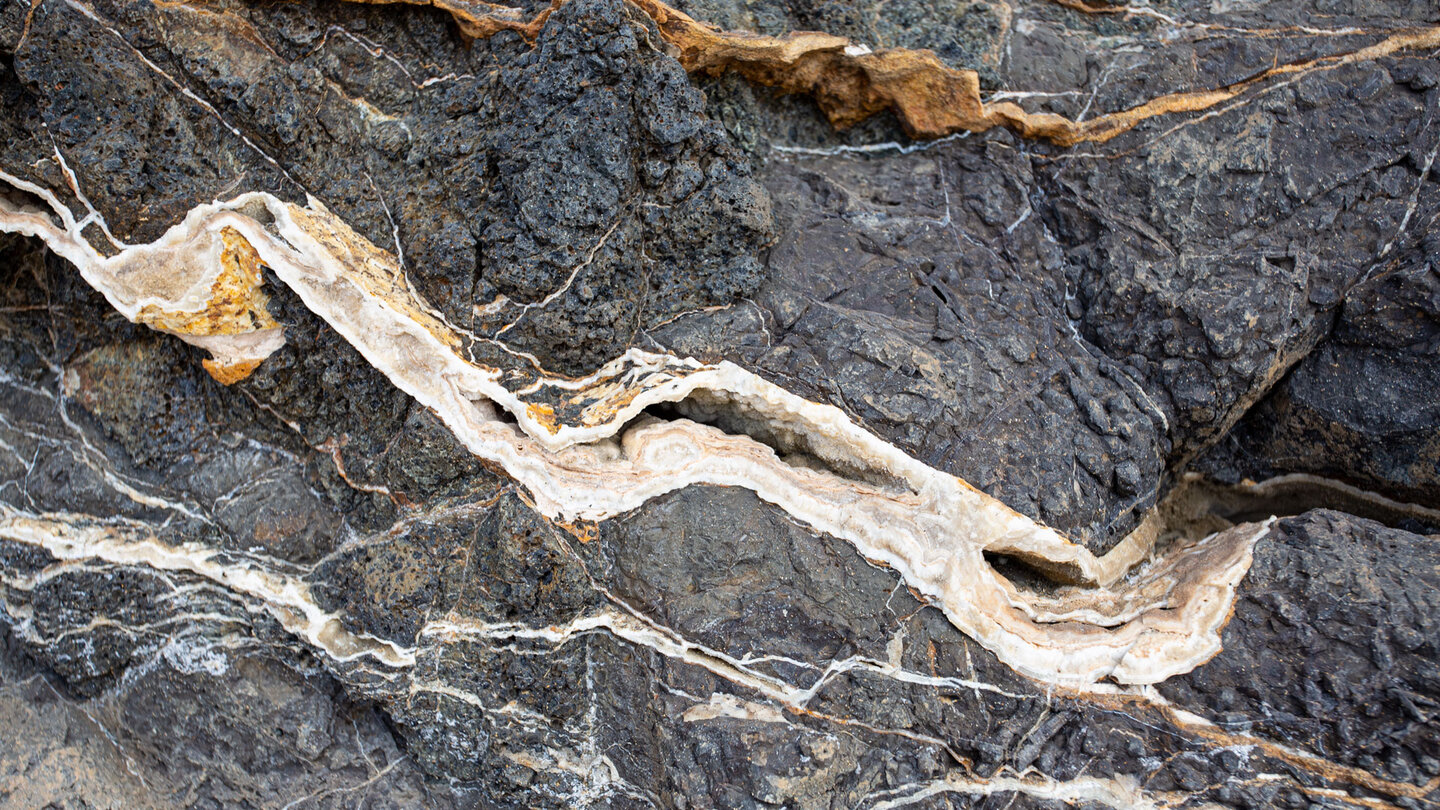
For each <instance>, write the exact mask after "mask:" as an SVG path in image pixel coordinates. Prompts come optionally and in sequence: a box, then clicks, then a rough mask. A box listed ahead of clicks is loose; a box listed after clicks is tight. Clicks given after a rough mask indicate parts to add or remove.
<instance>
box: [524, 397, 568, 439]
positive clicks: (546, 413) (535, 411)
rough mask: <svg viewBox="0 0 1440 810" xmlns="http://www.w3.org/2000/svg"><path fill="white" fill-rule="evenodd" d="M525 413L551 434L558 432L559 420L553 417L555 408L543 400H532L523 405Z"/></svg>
mask: <svg viewBox="0 0 1440 810" xmlns="http://www.w3.org/2000/svg"><path fill="white" fill-rule="evenodd" d="M525 413H526V414H527V415H528V416H529V417H530V418H531V419H534V420H535V421H536V422H537V423H538V424H540V425H541V426H542V427H544V428H545V429H546V430H548V431H550V432H551V433H552V434H555V433H559V432H560V420H559V419H556V418H555V409H554V408H552V407H550V406H549V405H546V404H545V403H543V402H532V403H530V404H529V405H526V406H525Z"/></svg>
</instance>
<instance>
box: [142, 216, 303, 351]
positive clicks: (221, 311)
mask: <svg viewBox="0 0 1440 810" xmlns="http://www.w3.org/2000/svg"><path fill="white" fill-rule="evenodd" d="M220 239H221V241H222V244H223V248H222V249H221V252H220V273H219V275H217V276H216V277H215V281H214V282H213V283H212V284H211V285H210V297H209V299H208V300H207V301H206V306H205V308H204V309H202V310H199V311H198V312H167V311H165V310H163V309H161V308H160V307H158V306H155V305H154V304H150V305H147V306H144V307H142V308H141V309H140V312H139V314H138V315H137V316H136V320H137V321H139V322H140V323H143V324H146V325H148V326H153V327H155V328H156V329H160V330H162V331H165V332H170V333H171V334H177V335H240V334H244V333H246V332H257V331H259V330H261V329H274V328H276V327H278V326H279V324H278V323H276V322H275V319H274V318H272V317H270V312H269V311H268V310H266V308H265V304H266V301H267V300H268V299H267V298H266V297H265V293H264V292H263V291H262V290H261V285H262V284H263V283H264V280H263V278H262V277H261V275H260V266H261V262H260V254H258V253H256V252H255V248H253V247H251V246H250V243H249V242H247V241H245V237H244V236H241V235H240V232H239V231H237V230H235V229H234V228H223V229H221V231H220Z"/></svg>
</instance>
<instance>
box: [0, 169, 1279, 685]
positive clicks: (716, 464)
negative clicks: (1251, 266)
mask: <svg viewBox="0 0 1440 810" xmlns="http://www.w3.org/2000/svg"><path fill="white" fill-rule="evenodd" d="M0 180H5V181H6V182H8V183H9V184H10V186H12V187H13V188H14V189H17V190H20V191H25V192H28V193H29V195H30V196H28V197H24V198H23V200H22V198H21V197H19V196H17V195H11V196H10V197H8V198H7V197H4V196H0V230H6V231H14V232H19V233H25V234H28V235H32V236H38V237H40V238H41V239H43V240H44V241H45V242H46V243H47V244H48V245H49V246H50V247H51V249H53V250H54V251H55V252H56V253H58V254H60V255H61V256H63V257H64V258H66V259H68V260H69V261H71V262H72V263H74V264H75V265H76V266H77V267H78V268H79V269H80V272H81V273H82V275H83V276H84V277H85V279H86V280H87V281H88V282H89V283H90V284H91V285H93V286H94V287H95V288H96V289H98V290H100V291H101V292H102V293H103V294H105V296H106V298H107V299H108V300H109V301H110V302H111V304H112V305H114V306H115V307H116V309H117V310H119V311H120V312H122V313H124V314H125V315H126V316H127V317H130V318H132V319H133V318H135V317H136V314H137V312H139V311H140V309H141V308H142V307H146V306H150V307H154V308H157V309H158V310H159V311H164V312H188V313H196V312H202V311H204V310H206V309H207V307H209V306H210V301H211V299H210V298H209V297H208V296H209V291H211V290H213V289H214V288H215V286H216V285H215V283H214V282H215V279H216V278H217V276H218V274H219V273H220V272H221V269H220V267H219V264H220V263H221V262H220V258H221V256H222V253H223V247H224V245H223V239H222V235H223V234H225V233H227V232H234V233H238V234H239V235H241V236H243V237H244V239H245V241H246V242H247V243H248V244H249V245H250V246H251V247H252V248H253V250H254V251H255V252H256V254H257V255H258V257H259V259H260V261H261V262H263V263H264V264H265V265H266V266H268V267H270V268H271V269H272V270H273V271H274V272H275V274H276V276H278V277H279V278H280V279H281V280H282V281H283V282H284V283H285V284H286V285H288V286H289V287H290V288H291V289H292V290H294V292H295V293H296V294H297V295H298V296H299V297H300V298H301V300H302V301H303V302H304V303H305V305H306V306H307V307H308V308H310V309H311V310H312V311H313V312H315V313H316V314H317V315H318V316H320V317H321V318H323V319H324V320H325V321H326V322H327V323H329V324H330V325H331V326H332V327H333V328H334V329H335V330H336V331H337V332H338V333H339V334H340V335H342V336H343V337H344V338H345V339H346V340H347V341H349V342H350V343H351V344H352V345H353V346H354V347H355V348H356V349H357V350H358V351H359V352H360V353H361V354H362V355H363V356H364V357H365V358H366V360H367V361H369V362H370V363H371V364H373V365H374V366H375V367H376V368H377V369H379V370H380V371H381V372H382V373H384V374H385V375H386V376H387V377H388V378H389V379H390V381H391V382H392V383H394V384H395V385H396V386H397V387H398V388H400V389H401V390H403V391H405V392H406V393H407V394H409V395H411V396H412V397H414V398H415V399H416V400H417V401H419V402H420V403H422V404H424V405H425V406H427V407H429V408H431V409H432V410H434V411H435V413H436V414H438V415H439V417H440V418H441V419H442V420H443V421H444V422H445V424H446V425H447V426H448V427H449V428H450V429H451V430H452V431H453V432H454V434H455V436H456V437H457V438H458V439H459V440H460V441H461V442H462V443H464V444H465V445H466V447H468V448H469V449H470V451H471V452H473V453H475V454H476V455H477V456H479V457H481V458H483V459H486V460H488V461H491V462H493V463H496V464H498V465H500V466H501V467H503V468H504V469H505V470H506V472H507V473H509V474H510V475H511V476H512V477H513V478H515V479H516V480H517V481H519V482H520V483H522V484H523V485H524V486H526V487H527V488H528V490H529V491H530V493H531V495H532V497H533V498H534V500H535V503H536V504H537V506H538V508H539V509H540V510H541V511H542V512H543V513H545V514H546V515H548V516H551V517H554V518H562V519H567V520H573V519H587V520H603V519H606V518H609V517H613V516H615V515H619V514H622V513H624V512H627V511H630V510H633V509H635V508H637V507H639V506H640V505H642V504H644V503H645V502H646V501H648V500H649V499H651V498H654V497H656V496H658V495H661V494H664V493H666V492H670V491H673V490H677V489H680V488H683V487H686V486H690V485H692V484H716V485H725V486H739V487H745V488H747V489H749V490H751V491H753V492H755V493H756V494H757V495H758V496H759V497H761V498H763V499H764V500H766V501H768V502H770V503H772V504H775V505H776V506H778V507H780V508H781V509H783V510H785V511H786V512H787V513H789V514H790V515H792V516H793V517H795V518H796V519H798V520H801V521H804V522H805V523H807V524H809V525H810V526H812V527H814V528H815V529H816V530H818V531H822V532H826V533H829V534H832V535H834V536H836V537H840V538H843V539H845V540H847V541H849V542H850V543H852V544H853V545H854V546H855V547H856V549H857V550H858V551H859V552H860V553H861V554H863V555H864V556H865V557H867V558H869V559H872V560H877V561H880V562H883V563H884V564H886V565H889V566H891V567H892V568H894V569H895V570H896V571H898V572H899V573H900V574H901V576H902V577H903V578H904V580H905V582H906V583H907V584H909V585H910V586H911V587H913V588H915V589H916V590H918V591H920V592H922V593H924V594H925V595H926V596H927V597H928V598H929V599H931V600H932V601H933V602H934V604H936V605H937V606H938V607H940V608H941V609H942V610H943V611H944V613H945V615H946V616H947V617H948V618H949V619H950V621H951V622H953V623H954V624H955V626H956V627H958V628H959V629H960V630H962V631H964V632H965V633H966V634H968V635H970V636H971V637H972V638H974V639H976V640H977V641H978V642H979V643H981V644H983V645H984V646H985V647H986V648H987V649H990V650H991V651H993V652H994V653H995V654H996V655H997V656H998V657H999V658H1000V659H1001V660H1003V661H1004V662H1005V663H1007V664H1008V665H1010V666H1012V667H1014V668H1015V669H1016V670H1018V671H1020V672H1022V673H1024V674H1026V675H1028V676H1030V677H1033V678H1037V679H1040V680H1044V681H1048V682H1052V683H1056V684H1066V685H1072V686H1083V685H1085V684H1089V683H1093V682H1095V681H1097V680H1100V679H1103V678H1111V679H1114V680H1116V681H1119V682H1122V683H1154V682H1157V681H1160V680H1163V679H1164V678H1166V677H1169V676H1170V675H1173V674H1176V673H1180V672H1185V671H1188V670H1190V669H1192V668H1194V667H1195V666H1197V665H1198V664H1200V663H1202V662H1204V661H1206V660H1208V659H1209V658H1210V657H1211V656H1213V655H1214V654H1215V653H1216V652H1217V651H1218V650H1219V649H1220V638H1219V631H1220V628H1221V627H1222V626H1223V625H1224V623H1225V621H1226V620H1227V618H1228V616H1229V612H1230V609H1231V605H1232V602H1233V599H1234V589H1235V586H1236V584H1237V583H1238V582H1239V580H1240V579H1241V578H1242V577H1243V576H1244V574H1245V572H1246V570H1247V569H1248V567H1249V564H1250V559H1251V549H1252V547H1253V545H1254V543H1255V541H1256V540H1258V539H1259V538H1260V537H1261V536H1263V535H1264V533H1265V532H1266V528H1265V527H1257V526H1254V525H1249V526H1244V527H1237V528H1236V529H1233V530H1230V531H1227V532H1224V533H1221V534H1218V535H1214V536H1211V537H1209V538H1206V539H1204V540H1201V541H1197V542H1189V543H1181V544H1178V545H1177V546H1176V547H1174V548H1172V549H1171V550H1169V551H1168V552H1167V553H1166V555H1165V556H1164V557H1163V558H1162V559H1157V560H1153V561H1149V562H1141V563H1140V564H1139V566H1138V567H1136V563H1137V562H1139V561H1141V560H1142V559H1143V558H1145V557H1146V556H1147V555H1148V554H1149V552H1150V542H1151V539H1153V531H1149V530H1148V529H1147V531H1145V532H1139V533H1137V537H1136V538H1130V539H1127V541H1125V542H1122V543H1121V544H1120V546H1118V547H1117V549H1116V551H1113V552H1111V553H1110V554H1107V555H1105V556H1103V557H1098V558H1097V557H1096V556H1095V555H1093V554H1091V553H1090V552H1089V551H1088V550H1087V549H1085V548H1084V547H1083V546H1081V545H1079V544H1077V543H1074V542H1072V541H1070V540H1069V539H1068V538H1066V537H1064V536H1062V535H1060V534H1059V533H1058V532H1056V531H1054V530H1052V529H1050V528H1048V527H1046V526H1043V525H1040V524H1038V523H1036V522H1035V521H1032V520H1030V519H1029V518H1026V517H1024V516H1022V515H1020V514H1018V513H1017V512H1015V511H1014V510H1012V509H1010V508H1008V507H1006V506H1005V505H1004V504H1002V503H1000V502H999V501H997V500H995V499H994V498H991V497H989V496H987V495H985V494H984V493H982V492H980V491H978V490H976V489H975V488H973V487H971V486H970V485H969V484H967V483H965V482H964V481H962V480H960V479H958V478H956V477H954V476H951V475H949V474H947V473H944V472H942V471H939V470H936V469H933V468H931V467H928V466H926V465H925V464H923V463H921V462H920V461H918V460H916V459H914V458H912V457H910V456H909V455H907V454H906V453H904V452H903V451H901V450H900V449H899V448H897V447H895V446H893V445H891V444H889V443H887V442H885V441H883V440H881V439H880V438H878V437H876V436H875V435H874V434H872V433H870V432H869V431H867V430H865V429H864V428H862V427H861V426H859V425H857V424H856V423H854V422H853V421H851V420H850V418H849V417H848V416H847V415H845V414H844V413H843V412H842V411H840V410H839V409H837V408H834V407H832V406H829V405H822V404H818V403H814V402H809V401H806V400H804V399H802V398H800V397H798V396H795V395H794V394H791V393H789V392H788V391H785V390H784V389H782V388H780V387H778V386H776V385H774V384H772V383H770V382H767V381H766V380H764V379H762V378H761V377H759V376H757V375H755V374H753V373H751V372H748V371H746V370H744V369H742V368H740V367H739V366H736V365H734V364H731V363H728V362H722V363H717V364H713V365H706V364H701V363H698V362H697V361H695V360H692V359H688V358H677V357H671V356H665V355H659V354H654V353H649V352H642V351H638V350H631V351H630V352H627V353H626V354H625V355H623V356H622V357H619V358H617V359H616V360H614V361H612V362H611V363H609V364H607V365H606V366H605V367H604V368H602V369H601V370H599V371H597V372H596V373H595V374H593V375H591V376H589V377H587V378H584V379H581V380H562V379H551V378H543V379H541V380H539V381H537V382H536V383H535V384H534V385H532V386H530V387H529V388H528V389H525V390H523V391H521V392H519V393H516V392H512V391H510V390H507V389H506V388H505V387H504V386H503V385H502V384H501V372H500V371H499V370H498V369H492V368H486V367H482V366H478V365H475V364H472V363H471V362H469V361H468V360H467V359H466V358H465V357H464V356H463V355H462V354H461V353H460V351H459V350H458V347H459V345H460V339H459V336H458V335H456V334H455V333H454V332H453V330H451V329H450V328H449V327H448V326H447V325H446V324H444V323H443V322H441V321H440V320H438V319H437V318H436V317H434V316H433V315H431V314H430V310H428V308H427V307H426V306H425V305H424V303H423V302H421V301H418V300H416V299H415V298H414V296H413V293H412V292H411V287H410V285H409V284H408V283H406V279H405V278H404V276H403V274H402V271H401V269H400V267H399V266H398V264H397V262H396V261H395V259H394V257H393V256H391V255H390V254H389V253H387V252H385V251H383V250H380V249H379V248H377V247H375V246H374V245H372V244H371V243H370V242H368V241H367V240H365V239H364V238H363V237H361V236H360V235H359V234H357V233H355V232H354V231H353V230H351V229H350V228H349V226H347V225H346V224H345V223H344V222H342V221H341V220H340V219H339V218H337V217H335V216H334V215H332V214H331V213H330V212H329V211H327V210H326V209H325V208H324V206H323V205H321V204H320V203H319V202H318V201H316V200H313V199H312V200H310V201H309V204H308V205H307V206H305V207H301V206H297V205H294V204H290V203H285V202H282V201H280V200H278V199H276V198H275V197H272V196H270V195H268V194H262V193H251V194H245V195H242V196H240V197H237V198H235V199H234V200H231V201H229V202H224V203H214V204H210V205H204V206H199V207H197V208H196V209H194V210H193V211H191V212H190V214H189V215H188V216H187V217H186V218H185V220H184V221H183V222H181V223H180V224H178V225H176V226H174V227H173V228H171V229H170V230H169V231H168V232H166V234H165V235H164V236H162V237H161V238H160V239H158V240H156V241H155V242H153V243H151V244H149V245H137V246H128V247H125V248H124V249H122V250H120V251H119V252H118V253H116V254H115V255H113V256H109V257H106V256H102V255H101V254H100V253H98V252H97V251H95V250H94V249H93V248H92V247H91V246H90V245H89V244H88V242H86V241H85V240H84V239H83V238H82V237H81V236H80V230H81V228H82V227H83V226H82V225H81V223H78V222H76V221H75V219H74V217H73V216H72V215H71V214H70V212H68V211H67V210H65V208H64V206H63V205H61V204H60V203H59V201H58V200H57V199H56V198H55V197H54V196H53V195H51V194H49V192H47V191H45V190H44V189H42V188H40V187H38V186H35V185H34V184H31V183H27V182H25V181H23V180H20V179H18V178H14V177H11V176H9V175H4V174H3V173H0ZM37 198H38V199H39V200H40V201H41V202H42V203H44V206H48V207H49V208H50V209H51V210H50V211H47V210H45V208H44V207H42V206H39V205H36V204H34V201H35V199H37ZM26 201H28V202H26ZM277 334H278V330H273V329H271V330H263V331H258V332H248V333H240V334H232V335H207V336H205V343H204V344H203V345H205V347H206V348H207V349H210V350H211V351H214V352H217V356H221V355H223V356H226V357H231V358H237V357H238V358H261V357H263V356H265V355H268V354H269V353H270V352H271V351H273V350H274V348H276V347H278V346H279V345H281V344H280V343H278V342H276V341H275V340H274V338H273V337H271V336H272V335H277ZM180 336H181V337H182V338H184V339H189V340H192V342H194V336H187V335H185V334H181V335H180ZM282 340H283V339H282ZM544 397H548V398H550V399H549V401H550V402H554V401H555V397H561V398H562V399H563V400H564V401H563V402H561V403H560V404H562V405H563V406H564V407H563V408H562V409H561V410H562V411H563V412H566V413H572V412H576V413H580V414H581V416H580V418H579V419H578V420H576V423H573V424H565V423H560V422H558V421H557V420H556V419H555V418H554V413H555V411H554V409H553V408H551V407H550V405H549V404H547V403H545V402H542V401H541V400H542V398H544ZM687 397H699V398H701V399H702V400H704V401H705V402H706V403H708V407H711V408H722V409H734V410H738V411H741V412H743V413H744V414H746V416H747V418H749V419H750V420H752V421H757V420H758V421H760V422H763V423H764V424H765V425H766V426H767V428H768V429H769V430H770V431H771V432H774V433H780V434H785V435H790V436H792V437H795V438H796V439H797V440H803V442H804V444H805V446H806V449H807V450H808V451H809V452H810V453H812V454H813V455H815V456H819V457H820V458H822V459H824V460H826V461H828V462H830V463H831V464H832V465H836V466H837V467H839V468H845V469H852V470H864V471H869V472H870V473H871V474H872V477H874V478H875V479H876V480H888V481H894V482H899V484H898V485H896V484H880V483H869V482H868V481H866V480H856V479H855V478H854V477H848V476H843V475H840V474H836V473H834V472H831V471H826V470H815V469H810V468H807V467H801V466H792V465H791V464H788V463H786V462H785V461H784V460H783V459H782V458H780V457H779V456H778V455H777V454H776V452H775V450H773V449H771V447H769V446H767V445H765V444H762V443H760V442H758V441H755V440H754V439H751V438H750V437H749V436H744V435H738V436H737V435H730V434H727V433H724V432H722V431H721V430H719V429H717V428H714V427H711V426H708V425H703V424H699V423H696V422H693V421H690V420H688V419H676V420H673V421H662V420H658V419H649V418H642V419H637V417H639V416H640V415H641V412H642V411H643V410H644V409H645V408H646V407H647V406H650V405H653V404H657V403H665V402H678V401H681V400H684V399H686V398H687ZM499 409H504V410H505V411H508V412H509V413H510V414H511V415H512V416H513V417H514V421H513V422H512V421H507V420H505V419H502V418H501V415H500V412H499ZM632 422H633V424H632ZM1147 538H1151V539H1147ZM986 550H991V551H1001V552H1004V553H1007V554H1013V555H1019V556H1022V557H1026V558H1029V559H1031V560H1034V561H1036V562H1037V563H1038V564H1041V565H1043V566H1048V567H1052V568H1061V569H1064V570H1066V571H1068V572H1069V574H1070V576H1071V577H1072V578H1074V579H1076V580H1077V581H1081V582H1084V583H1087V586H1086V587H1068V588H1063V589H1060V590H1058V591H1057V592H1055V593H1053V594H1049V595H1039V594H1034V593H1028V592H1022V591H1021V590H1019V589H1017V588H1016V587H1015V586H1014V585H1012V584H1011V583H1010V582H1009V581H1008V580H1006V579H1005V578H1004V577H1002V576H1000V575H999V574H998V573H997V572H996V571H995V570H994V569H993V568H992V567H991V566H990V565H989V564H988V562H987V561H986V560H985V558H984V556H983V552H984V551H986ZM1122 577H1123V579H1122Z"/></svg>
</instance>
